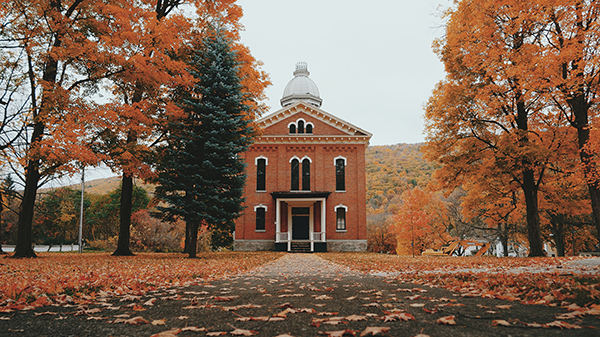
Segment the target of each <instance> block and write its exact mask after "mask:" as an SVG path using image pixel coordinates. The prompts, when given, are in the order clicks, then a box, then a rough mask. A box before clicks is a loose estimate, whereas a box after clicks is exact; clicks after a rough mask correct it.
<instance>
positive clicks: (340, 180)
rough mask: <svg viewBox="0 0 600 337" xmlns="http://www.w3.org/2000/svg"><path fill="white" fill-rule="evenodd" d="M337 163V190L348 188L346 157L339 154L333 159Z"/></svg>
mask: <svg viewBox="0 0 600 337" xmlns="http://www.w3.org/2000/svg"><path fill="white" fill-rule="evenodd" d="M333 164H334V165H335V190H336V191H345V190H346V158H344V157H342V156H339V157H336V158H335V159H334V160H333Z"/></svg>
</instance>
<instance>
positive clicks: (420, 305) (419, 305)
mask: <svg viewBox="0 0 600 337" xmlns="http://www.w3.org/2000/svg"><path fill="white" fill-rule="evenodd" d="M410 306H411V307H415V308H421V307H424V306H425V303H412V304H411V305H410Z"/></svg>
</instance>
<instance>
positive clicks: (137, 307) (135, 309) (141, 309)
mask: <svg viewBox="0 0 600 337" xmlns="http://www.w3.org/2000/svg"><path fill="white" fill-rule="evenodd" d="M145 310H146V309H144V307H142V306H141V305H137V304H136V305H134V306H133V311H145Z"/></svg>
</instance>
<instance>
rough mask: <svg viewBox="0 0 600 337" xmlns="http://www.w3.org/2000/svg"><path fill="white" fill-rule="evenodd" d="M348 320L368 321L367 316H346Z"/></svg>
mask: <svg viewBox="0 0 600 337" xmlns="http://www.w3.org/2000/svg"><path fill="white" fill-rule="evenodd" d="M346 319H347V320H349V321H364V320H366V319H367V316H360V315H350V316H346Z"/></svg>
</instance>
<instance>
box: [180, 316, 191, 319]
mask: <svg viewBox="0 0 600 337" xmlns="http://www.w3.org/2000/svg"><path fill="white" fill-rule="evenodd" d="M188 318H190V317H189V316H179V317H177V319H181V320H184V319H188Z"/></svg>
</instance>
